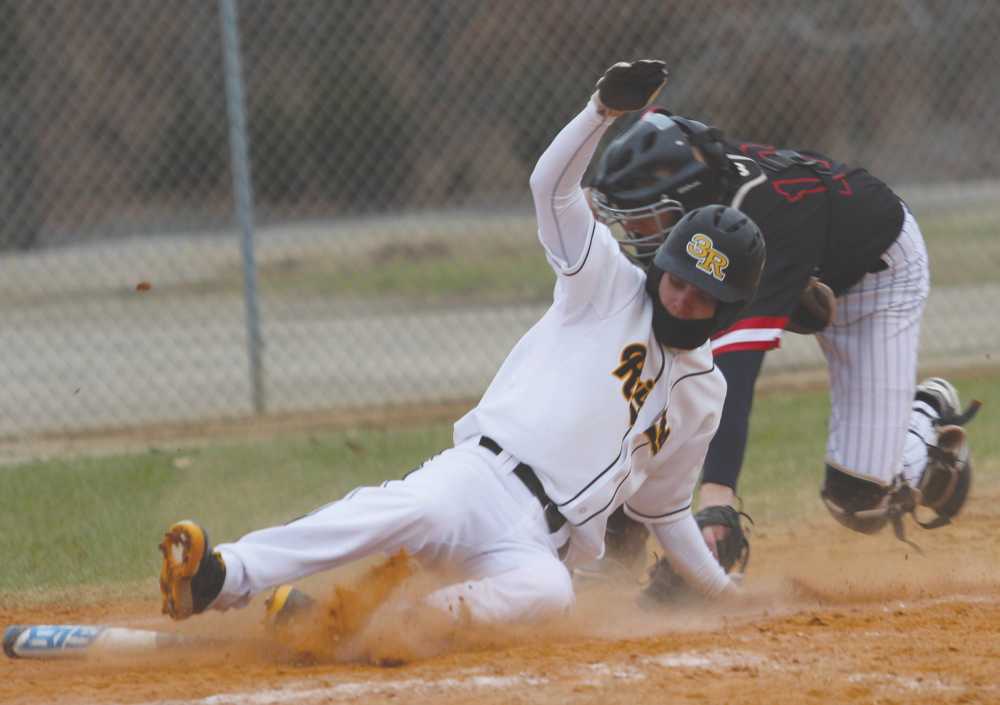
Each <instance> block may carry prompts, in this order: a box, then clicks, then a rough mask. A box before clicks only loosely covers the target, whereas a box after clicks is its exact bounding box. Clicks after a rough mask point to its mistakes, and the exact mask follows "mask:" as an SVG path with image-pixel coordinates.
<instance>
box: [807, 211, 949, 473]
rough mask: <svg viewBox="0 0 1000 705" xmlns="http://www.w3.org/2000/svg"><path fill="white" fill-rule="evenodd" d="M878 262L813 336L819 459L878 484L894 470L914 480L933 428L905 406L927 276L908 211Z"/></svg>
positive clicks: (933, 436) (915, 227)
mask: <svg viewBox="0 0 1000 705" xmlns="http://www.w3.org/2000/svg"><path fill="white" fill-rule="evenodd" d="M882 261H883V262H885V264H886V265H887V268H886V269H884V270H883V271H880V272H873V273H869V274H867V275H866V276H865V277H864V278H863V279H862V280H861V281H860V282H858V283H857V284H855V285H854V286H853V287H851V288H850V289H848V290H847V291H846V292H844V294H842V295H841V296H840V297H838V299H837V311H836V316H835V318H834V322H833V323H832V324H831V325H830V326H829V327H828V328H827V329H826V330H825V331H823V332H822V333H821V334H819V335H818V336H817V338H818V339H819V342H820V346H821V347H822V349H823V353H824V355H825V356H826V360H827V367H828V370H829V379H830V404H831V413H830V424H829V436H828V440H827V451H826V452H827V459H826V462H827V463H829V464H831V465H834V466H835V467H838V468H840V469H842V470H845V471H847V472H849V473H851V474H853V475H857V476H860V477H863V478H865V479H870V480H874V481H876V482H879V483H881V484H883V485H888V484H890V483H891V481H892V479H893V478H894V477H895V476H896V475H899V474H900V473H903V475H904V476H905V477H906V479H907V480H908V481H909V482H911V483H915V482H916V481H917V480H919V477H920V475H921V473H922V472H923V470H924V467H925V466H926V464H927V447H926V443H933V442H934V441H935V440H936V434H935V432H934V430H933V428H932V427H931V424H930V420H929V419H928V418H927V417H926V415H923V414H919V413H916V412H914V411H913V405H914V401H913V395H914V391H915V388H916V375H917V346H918V343H919V339H920V319H921V317H922V316H923V312H924V306H925V304H926V302H927V296H928V292H929V288H930V283H929V282H930V275H929V271H928V262H927V251H926V249H925V247H924V240H923V236H922V234H921V232H920V227H919V226H918V225H917V222H916V220H915V219H914V218H913V215H912V214H911V213H910V212H909V210H907V211H906V216H905V219H904V221H903V227H902V229H901V231H900V234H899V237H898V238H897V239H896V241H895V242H894V243H893V244H892V246H891V247H889V249H888V250H886V251H885V253H884V254H883V255H882ZM904 460H905V462H904Z"/></svg>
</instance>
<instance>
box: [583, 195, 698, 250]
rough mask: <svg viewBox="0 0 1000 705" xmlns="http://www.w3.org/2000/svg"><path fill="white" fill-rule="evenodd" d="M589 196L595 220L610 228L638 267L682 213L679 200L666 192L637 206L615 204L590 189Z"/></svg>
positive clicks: (664, 237)
mask: <svg viewBox="0 0 1000 705" xmlns="http://www.w3.org/2000/svg"><path fill="white" fill-rule="evenodd" d="M591 200H592V203H593V206H594V211H595V213H596V214H597V218H598V220H600V221H601V222H602V223H604V224H605V225H607V226H608V227H610V228H611V230H612V232H613V233H614V234H615V236H616V239H617V240H618V242H619V244H620V245H621V248H622V252H623V253H624V254H625V256H626V257H628V258H629V259H630V260H632V262H634V263H635V264H637V265H639V266H640V267H646V266H647V265H648V264H649V263H650V262H651V261H652V259H653V255H655V254H656V248H658V247H659V246H660V244H661V243H662V242H663V241H664V240H665V239H666V238H667V233H669V232H670V229H671V228H672V227H674V224H675V223H676V222H677V221H678V220H680V219H681V217H682V216H683V215H684V206H683V205H681V203H680V201H675V200H673V199H671V198H668V197H666V196H664V197H663V198H661V199H660V200H659V201H657V202H656V203H653V204H651V205H648V206H641V207H639V208H615V207H614V206H612V205H611V204H610V203H608V202H607V199H606V198H605V197H604V195H603V194H602V193H601V192H599V191H594V192H593V196H592V199H591ZM616 226H617V227H616Z"/></svg>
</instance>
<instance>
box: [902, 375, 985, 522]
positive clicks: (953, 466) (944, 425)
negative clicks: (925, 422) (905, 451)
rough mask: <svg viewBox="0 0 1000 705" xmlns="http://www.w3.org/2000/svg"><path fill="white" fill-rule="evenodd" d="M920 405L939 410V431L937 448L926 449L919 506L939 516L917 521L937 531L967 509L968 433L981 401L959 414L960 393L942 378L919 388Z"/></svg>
mask: <svg viewBox="0 0 1000 705" xmlns="http://www.w3.org/2000/svg"><path fill="white" fill-rule="evenodd" d="M916 401H917V402H921V401H922V402H925V403H927V404H928V405H930V406H931V407H932V408H934V409H935V410H937V412H938V414H939V418H937V419H935V420H934V425H935V426H937V428H938V439H937V445H934V446H928V447H927V466H926V468H925V469H924V472H923V475H921V476H920V482H919V483H918V485H917V490H919V493H920V496H919V502H920V504H921V505H922V506H925V507H929V508H930V509H932V510H933V511H934V513H935V514H936V515H937V516H936V517H935V518H934V519H932V520H931V521H928V522H922V521H920V520H919V519H917V523H918V524H920V525H921V526H922V527H924V528H925V529H936V528H938V527H940V526H945V525H947V524H949V523H951V519H952V518H953V517H954V516H956V515H957V514H958V513H959V512H960V511H961V510H962V507H963V506H964V505H965V501H966V499H968V496H969V488H970V487H971V486H972V461H971V458H970V453H969V444H968V440H967V438H966V434H965V429H964V428H962V427H963V426H964V425H965V424H967V423H969V422H970V421H971V420H972V419H973V418H974V417H975V415H976V413H977V412H978V411H979V407H980V406H981V404H980V402H979V401H972V402H971V403H970V404H969V406H968V408H967V409H966V410H965V411H964V412H961V413H959V409H961V403H960V402H959V398H958V392H957V391H956V390H955V387H954V386H952V384H951V383H950V382H948V380H945V379H942V378H940V377H931V378H929V379H925V380H924V381H923V382H921V383H920V384H919V385H917V393H916Z"/></svg>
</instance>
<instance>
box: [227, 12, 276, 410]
mask: <svg viewBox="0 0 1000 705" xmlns="http://www.w3.org/2000/svg"><path fill="white" fill-rule="evenodd" d="M219 11H220V17H221V20H222V38H223V55H224V59H225V74H226V108H227V113H228V115H229V148H230V152H231V154H232V172H233V191H234V193H235V196H236V205H235V210H236V219H237V220H238V221H239V224H240V229H241V230H242V233H243V237H242V239H241V251H242V254H243V292H244V300H245V304H246V314H247V315H246V323H247V348H248V353H249V359H250V384H251V387H252V390H253V409H254V413H256V414H262V413H264V411H265V400H264V385H263V372H262V369H261V349H262V348H263V344H264V341H263V338H262V337H261V333H260V314H259V310H258V306H257V266H256V263H255V261H254V249H253V233H254V217H253V210H254V208H253V185H252V182H251V180H250V179H251V175H250V158H249V149H248V145H247V122H246V110H245V104H244V99H243V74H242V69H241V67H240V38H239V28H238V26H237V15H236V3H235V0H219Z"/></svg>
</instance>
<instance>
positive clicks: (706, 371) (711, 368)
mask: <svg viewBox="0 0 1000 705" xmlns="http://www.w3.org/2000/svg"><path fill="white" fill-rule="evenodd" d="M657 347H658V348H660V353H661V354H662V355H663V358H664V362H665V361H666V354H665V353H663V348H662V347H661V346H660V345H657ZM665 368H666V365H665V364H664V365H663V367H661V369H660V374H661V375H662V374H663V370H664V369H665ZM713 370H715V362H714V361H713V363H712V366H711V367H710V368H709V369H707V370H700V371H698V372H689V373H688V374H686V375H684V376H683V377H681V378H680V379H678V380H677V381H675V382H674V383H673V384H671V385H670V390H671V391H673V389H674V387H676V386H677V385H678V384H680V383H681V382H683V381H684V380H686V379H689V378H691V377H698V376H700V375H704V374H709V373H710V372H712V371H713ZM656 379H657V381H658V380H659V379H660V375H657V376H656ZM669 405H670V400H669V399H668V400H667V406H669ZM666 412H667V407H666V406H665V407H663V409H662V410H661V411H660V413H661V414H665V413H666ZM632 426H635V424H632ZM632 426H629V430H631V429H632ZM625 436H626V438H627V437H628V431H626V432H625ZM648 444H649V441H644V442H643V443H640V444H639V445H638V446H636V447H635V449H634V450H633V451H632V453H633V454H634V453H635V451H637V450H639V448H642V447H644V446H646V445H648ZM624 447H625V438H622V450H624ZM621 457H622V456H621V452H620V451H619V453H618V458H621ZM618 458H615V460H614V462H612V463H611V465H609V466H608V467H606V468H605V469H604V470H603V471H602V472H601V474H600V475H598V476H597V477H595V478H594V479H593V480H591V481H590V484H588V485H587V487H590V485H592V484H594V482H595V481H596V480H597V479H598V478H599V477H601V475H603V474H604V473H606V472H607V471H608V470H609V469H611V468H612V467H614V464H615V463H617V462H618ZM631 474H632V471H631V470H629V472H627V473H626V474H625V477H623V478H622V481H621V482H619V483H618V486H617V487H615V491H614V492H612V493H611V499H610V500H609V501H608V502H607V503H606V504H605V505H604V506H603V507H601V508H600V509H598V510H597V511H595V512H594V513H593V514H591V515H590V516H588V517H587V518H586V519H584V520H583V521H581V522H580V523H579V524H573V522H570V523H571V524H573V526H583V525H584V524H586V523H587V522H588V521H590V520H591V519H593V518H594V517H596V516H599V515H600V514H602V513H603V512H604V510H605V509H607V508H608V507H610V506H611V505H612V503H614V501H615V497H617V496H618V490H620V489H621V487H622V485H624V484H625V480H627V479H628V478H629V476H630V475H631ZM587 487H584V488H583V489H584V490H586V489H587ZM580 492H583V490H580ZM579 496H580V493H577V495H576V497H579ZM576 497H574V498H573V499H576ZM569 501H570V502H572V501H573V500H572V499H571V500H569ZM563 504H566V503H565V502H564V503H563ZM559 506H563V505H559ZM690 506H691V505H690V504H689V505H688V507H690ZM686 508H687V507H684V508H681V509H678V510H675V511H673V512H668V513H666V514H664V515H662V516H670V515H671V514H675V513H676V512H682V511H684V509H686ZM636 513H637V514H638V513H639V512H636Z"/></svg>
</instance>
